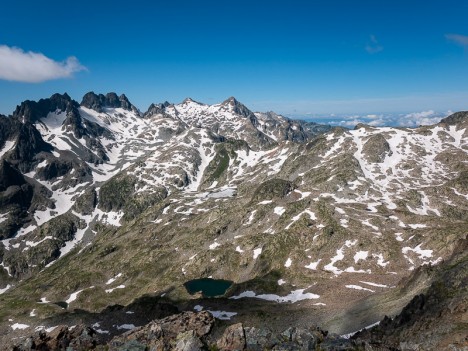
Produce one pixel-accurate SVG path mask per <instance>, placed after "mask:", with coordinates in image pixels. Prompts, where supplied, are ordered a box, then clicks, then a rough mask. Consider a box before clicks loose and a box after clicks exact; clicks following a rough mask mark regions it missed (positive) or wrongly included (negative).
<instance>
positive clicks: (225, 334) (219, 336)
mask: <svg viewBox="0 0 468 351" xmlns="http://www.w3.org/2000/svg"><path fill="white" fill-rule="evenodd" d="M366 347H367V348H366ZM370 347H371V346H370V345H366V343H365V342H362V341H359V344H358V342H356V341H354V340H347V339H342V338H339V337H337V336H330V335H328V333H327V332H325V331H323V330H321V329H319V328H317V327H315V326H314V327H304V328H298V327H290V328H288V329H286V330H284V331H283V332H274V331H272V330H270V329H269V328H267V327H265V328H255V327H244V326H243V325H242V323H237V324H233V325H231V326H228V327H226V326H225V325H224V326H223V325H221V324H220V322H217V321H216V320H215V319H214V318H213V316H212V315H211V314H210V313H209V312H206V311H202V312H183V313H179V314H176V315H173V316H169V317H166V318H163V319H159V320H155V321H152V322H150V323H149V324H147V325H145V326H142V327H138V328H135V329H133V330H130V331H128V332H125V333H123V334H122V335H119V336H116V337H114V338H112V339H111V340H110V341H107V342H106V341H104V340H103V339H102V336H101V335H99V334H98V333H97V331H96V330H94V329H93V328H90V327H87V326H83V325H79V326H75V327H67V326H59V327H57V328H55V329H54V330H52V331H51V332H46V331H44V330H42V331H39V332H37V334H36V335H34V336H31V337H28V338H26V339H24V340H23V341H22V342H20V343H18V344H17V345H15V346H14V347H13V348H11V350H13V351H33V350H41V351H62V350H66V351H85V350H106V351H107V350H108V351H149V350H151V351H156V350H176V351H199V350H223V351H234V350H256V351H257V350H258V351H261V350H330V351H331V350H373V349H372V348H370Z"/></svg>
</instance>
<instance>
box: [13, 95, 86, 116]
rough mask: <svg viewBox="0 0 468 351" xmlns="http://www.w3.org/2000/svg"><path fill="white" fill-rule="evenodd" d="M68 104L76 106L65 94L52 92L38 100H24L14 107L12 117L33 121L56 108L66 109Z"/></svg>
mask: <svg viewBox="0 0 468 351" xmlns="http://www.w3.org/2000/svg"><path fill="white" fill-rule="evenodd" d="M69 106H75V107H77V106H78V103H77V102H76V101H74V100H72V99H71V97H70V96H69V95H68V94H67V93H65V94H63V95H62V94H54V95H52V96H51V97H50V98H48V99H41V100H39V101H37V102H36V101H31V100H26V101H24V102H22V103H21V105H19V106H17V107H16V110H15V111H14V112H13V117H14V118H16V119H18V120H19V121H21V122H22V123H27V122H29V123H35V122H37V121H38V120H39V119H41V118H44V117H46V116H47V114H48V113H49V112H54V111H57V110H60V111H66V110H67V108H69Z"/></svg>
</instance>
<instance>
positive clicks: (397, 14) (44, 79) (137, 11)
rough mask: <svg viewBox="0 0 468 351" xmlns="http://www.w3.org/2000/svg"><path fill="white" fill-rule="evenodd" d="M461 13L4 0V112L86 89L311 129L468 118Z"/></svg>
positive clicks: (351, 6)
mask: <svg viewBox="0 0 468 351" xmlns="http://www.w3.org/2000/svg"><path fill="white" fill-rule="evenodd" d="M467 15H468V2H466V1H460V0H457V1H455V0H444V1H439V0H431V1H419V0H415V1H411V0H406V1H400V0H393V1H387V0H381V1H375V0H374V1H367V0H362V1H351V0H328V1H325V0H324V1H313V0H310V1H305V0H303V1H295V0H289V1H275V0H270V1H252V0H251V1H244V0H238V1H232V2H231V1H230V2H228V1H182V0H173V1H153V2H150V1H147V0H146V1H141V0H133V1H114V2H110V1H97V0H95V1H87V0H85V1H72V2H63V1H55V0H52V1H32V0H31V1H14V2H13V1H9V2H8V3H7V4H4V5H3V9H2V11H1V13H0V26H1V30H0V78H3V79H0V97H1V98H0V113H5V114H7V113H11V111H12V110H13V109H14V107H15V106H16V104H18V103H19V102H20V101H22V100H25V99H39V98H41V97H47V96H50V95H51V94H52V93H54V92H68V93H69V94H70V95H71V96H72V97H73V98H75V99H76V100H79V101H80V100H81V97H82V96H83V94H84V93H86V92H87V91H91V90H93V91H95V92H108V91H115V92H117V93H118V94H120V93H125V94H126V95H127V96H128V97H129V99H130V100H131V101H132V102H133V103H134V104H135V105H137V107H139V108H140V109H141V110H146V108H147V107H148V105H149V104H150V103H151V102H162V101H164V100H168V101H171V102H180V101H182V100H183V99H184V98H185V97H188V96H190V97H192V98H194V99H195V100H198V101H202V102H205V103H216V102H220V101H222V100H224V99H225V98H227V97H229V96H232V95H233V96H236V97H237V98H238V99H239V100H240V101H242V102H244V103H245V104H246V105H247V106H248V107H249V108H251V109H253V110H262V111H265V110H274V111H276V112H279V113H282V114H286V115H289V116H302V117H310V118H318V117H321V118H330V119H333V118H334V117H336V116H345V118H347V119H348V120H352V118H354V117H355V118H358V117H357V116H361V117H362V116H367V115H371V116H374V115H375V116H377V117H371V118H374V120H375V119H378V118H379V117H378V116H381V117H382V118H385V116H388V115H392V116H396V115H398V116H403V117H405V116H407V115H408V114H409V113H415V112H421V111H425V112H426V115H427V112H428V111H432V112H434V115H436V114H438V113H444V112H445V111H447V110H453V111H455V110H461V109H468V86H467V85H466V81H467V77H468V24H467V22H466V18H467ZM14 48H16V49H14ZM31 52H32V53H34V54H31ZM36 54H42V55H43V56H39V55H36ZM2 55H3V59H2ZM24 56H27V57H26V58H24ZM70 57H75V58H76V60H75V59H73V58H72V59H69V58H70ZM23 58H24V60H23ZM31 60H35V61H34V62H32V61H31ZM47 60H49V61H47ZM67 60H68V61H67ZM37 61H39V62H37ZM35 64H38V66H37V67H39V68H37V69H36V66H35ZM9 65H14V67H10V66H9ZM41 65H44V67H43V66H41ZM38 71H41V72H42V73H43V74H39V75H38V73H37V72H38ZM18 80H19V81H18ZM31 81H33V82H31ZM333 115H335V116H333ZM329 116H330V117H329Z"/></svg>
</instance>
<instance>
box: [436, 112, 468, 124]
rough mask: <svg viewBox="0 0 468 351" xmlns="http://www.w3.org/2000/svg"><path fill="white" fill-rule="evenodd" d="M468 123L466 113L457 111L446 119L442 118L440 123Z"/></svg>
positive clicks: (467, 114) (467, 113)
mask: <svg viewBox="0 0 468 351" xmlns="http://www.w3.org/2000/svg"><path fill="white" fill-rule="evenodd" d="M465 122H468V111H459V112H455V113H454V114H451V115H450V116H448V117H445V118H443V119H442V120H441V121H440V123H445V124H448V125H456V124H460V123H465Z"/></svg>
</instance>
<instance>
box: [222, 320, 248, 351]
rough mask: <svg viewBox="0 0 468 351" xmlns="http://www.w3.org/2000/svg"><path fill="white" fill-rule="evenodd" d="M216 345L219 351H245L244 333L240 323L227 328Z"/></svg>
mask: <svg viewBox="0 0 468 351" xmlns="http://www.w3.org/2000/svg"><path fill="white" fill-rule="evenodd" d="M216 345H217V346H218V348H219V349H220V350H226V351H231V350H243V349H245V332H244V328H243V326H242V323H237V324H233V325H231V326H229V327H227V328H226V330H225V331H224V333H223V335H222V336H221V338H220V339H219V340H218V342H217V343H216Z"/></svg>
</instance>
